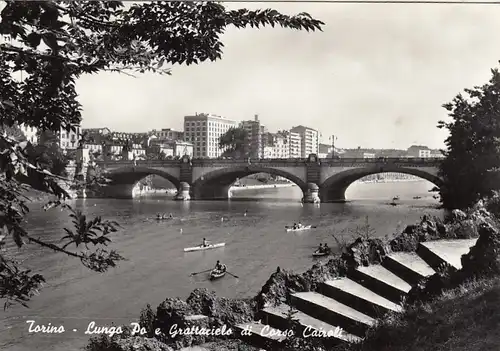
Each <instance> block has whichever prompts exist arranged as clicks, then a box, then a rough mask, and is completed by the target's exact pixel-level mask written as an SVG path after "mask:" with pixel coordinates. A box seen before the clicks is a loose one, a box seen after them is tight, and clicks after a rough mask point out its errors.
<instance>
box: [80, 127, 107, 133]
mask: <svg viewBox="0 0 500 351" xmlns="http://www.w3.org/2000/svg"><path fill="white" fill-rule="evenodd" d="M82 133H87V134H88V135H108V134H111V129H109V128H107V127H103V128H82Z"/></svg>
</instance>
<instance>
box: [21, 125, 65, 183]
mask: <svg viewBox="0 0 500 351" xmlns="http://www.w3.org/2000/svg"><path fill="white" fill-rule="evenodd" d="M57 141H58V138H57V136H56V135H55V134H54V133H51V132H49V131H46V132H42V133H40V136H39V143H38V144H37V145H34V146H31V147H29V148H28V149H27V153H28V155H29V158H30V159H31V160H32V161H33V162H35V164H36V165H38V166H39V167H40V168H43V169H47V170H49V171H50V172H51V173H53V174H55V175H59V176H64V177H66V176H67V175H68V173H67V172H66V167H67V166H68V163H69V159H68V157H66V155H64V154H63V152H62V150H61V148H60V147H59V144H58V142H57Z"/></svg>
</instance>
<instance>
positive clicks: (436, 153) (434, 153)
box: [430, 150, 446, 158]
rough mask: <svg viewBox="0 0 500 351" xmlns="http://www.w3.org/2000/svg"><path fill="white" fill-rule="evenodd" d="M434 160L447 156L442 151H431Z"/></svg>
mask: <svg viewBox="0 0 500 351" xmlns="http://www.w3.org/2000/svg"><path fill="white" fill-rule="evenodd" d="M430 157H432V158H445V157H446V156H445V155H444V154H443V152H442V151H441V150H431V156H430Z"/></svg>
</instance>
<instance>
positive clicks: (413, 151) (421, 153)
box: [407, 145, 431, 158]
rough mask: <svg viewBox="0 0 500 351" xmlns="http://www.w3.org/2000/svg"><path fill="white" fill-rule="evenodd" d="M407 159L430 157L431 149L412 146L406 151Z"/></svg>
mask: <svg viewBox="0 0 500 351" xmlns="http://www.w3.org/2000/svg"><path fill="white" fill-rule="evenodd" d="M407 154H408V157H419V158H427V157H431V149H429V148H428V147H427V146H423V145H412V146H410V147H409V148H408V150H407Z"/></svg>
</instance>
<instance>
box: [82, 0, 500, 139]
mask: <svg viewBox="0 0 500 351" xmlns="http://www.w3.org/2000/svg"><path fill="white" fill-rule="evenodd" d="M226 6H227V7H229V8H242V7H245V8H250V9H257V8H275V9H277V10H279V11H281V12H283V13H286V14H297V13H300V12H308V13H309V14H311V15H312V16H313V17H314V18H317V19H320V20H322V21H323V22H325V26H324V30H323V32H313V33H307V32H305V31H304V32H300V31H295V30H287V29H281V28H265V29H252V28H247V29H235V28H229V29H228V30H227V31H226V33H225V34H224V35H223V36H222V41H223V42H224V45H225V50H224V54H223V57H222V59H221V60H220V61H217V62H214V63H211V62H210V63H202V64H200V65H197V66H189V67H188V66H178V65H174V66H173V67H172V75H171V76H156V75H153V74H146V75H140V76H139V77H138V78H132V77H128V76H125V75H120V74H116V73H102V74H97V75H92V76H84V77H82V78H81V79H80V80H79V81H78V83H77V90H78V93H79V94H80V97H79V100H80V102H81V103H82V104H83V126H84V127H87V128H90V127H109V128H110V129H112V130H116V131H123V132H139V131H147V130H151V129H161V128H173V129H176V130H182V129H183V117H184V116H185V115H192V114H194V113H196V112H197V113H201V112H205V113H213V114H216V115H221V116H224V117H226V118H228V119H234V120H238V121H239V120H247V119H253V117H254V115H255V114H258V115H259V118H260V120H261V121H262V123H263V124H265V125H266V126H267V127H268V129H269V131H271V132H274V131H277V130H279V129H289V128H291V127H292V126H295V125H306V126H309V127H312V128H315V129H317V130H319V131H320V132H321V134H322V139H323V142H325V143H328V137H329V136H330V135H335V136H336V138H337V139H336V142H335V146H337V147H345V148H354V147H358V146H360V147H363V148H399V149H406V148H408V147H409V146H410V145H412V144H419V145H427V146H429V147H432V148H442V147H444V143H443V142H444V139H445V138H446V136H447V132H446V131H443V130H439V129H438V128H437V127H436V125H437V123H438V121H439V120H442V119H445V120H446V119H447V113H446V111H445V110H444V108H442V105H443V104H444V103H447V102H450V101H451V100H452V99H453V97H454V96H455V95H457V94H458V93H460V92H461V91H463V89H464V88H470V87H473V86H475V85H481V84H484V83H485V82H487V81H488V80H489V78H490V75H491V72H490V69H491V68H493V67H497V66H498V61H499V60H500V45H498V44H499V42H500V21H499V20H498V19H499V18H500V5H451V4H447V5H437V4H431V5H429V4H334V3H316V4H315V3H306V2H298V1H297V2H288V3H271V2H268V3H264V2H260V3H244V2H240V3H227V4H226Z"/></svg>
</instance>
